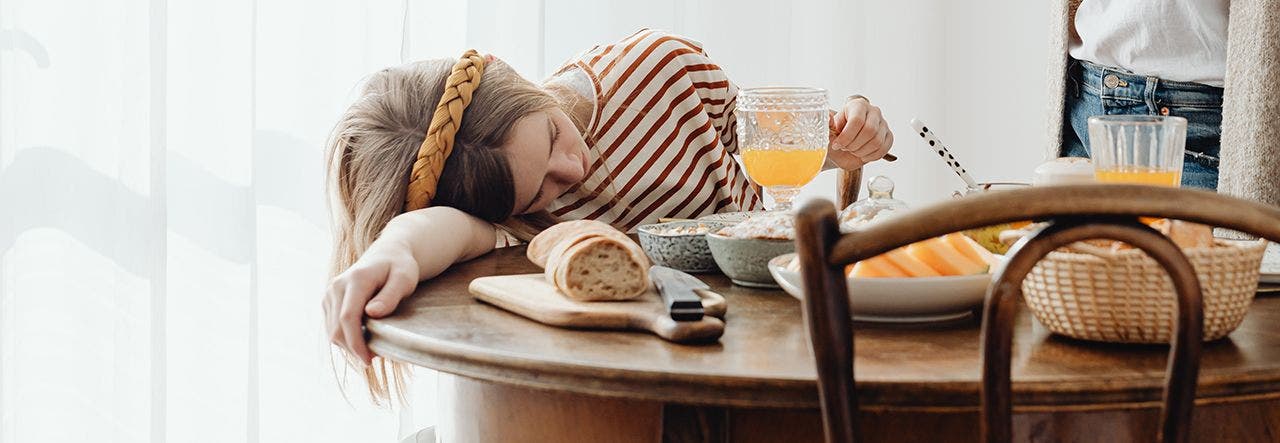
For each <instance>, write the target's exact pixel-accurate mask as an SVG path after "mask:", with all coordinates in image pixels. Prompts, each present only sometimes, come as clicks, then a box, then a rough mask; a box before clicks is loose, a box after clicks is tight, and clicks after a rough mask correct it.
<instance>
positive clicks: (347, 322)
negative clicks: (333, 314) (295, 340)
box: [338, 268, 382, 364]
mask: <svg viewBox="0 0 1280 443" xmlns="http://www.w3.org/2000/svg"><path fill="white" fill-rule="evenodd" d="M371 271H373V270H371V269H369V268H362V269H355V270H352V275H350V276H349V277H350V279H349V280H348V283H347V285H346V291H345V294H343V297H342V307H341V309H340V310H339V312H338V324H339V328H340V329H341V330H342V341H343V343H342V344H343V345H344V346H345V347H346V348H347V350H348V351H351V353H352V354H355V356H356V357H359V358H360V360H361V361H363V362H365V363H366V364H368V363H369V362H370V361H371V360H372V359H373V354H372V353H370V352H369V348H368V347H367V346H365V343H364V330H363V328H361V326H362V325H363V323H364V306H365V303H367V302H368V301H369V298H371V297H372V296H373V290H374V289H375V288H377V287H378V285H380V284H381V283H382V281H380V280H381V279H377V278H374V277H373V276H372V275H371ZM356 274H365V275H363V276H361V275H356Z"/></svg>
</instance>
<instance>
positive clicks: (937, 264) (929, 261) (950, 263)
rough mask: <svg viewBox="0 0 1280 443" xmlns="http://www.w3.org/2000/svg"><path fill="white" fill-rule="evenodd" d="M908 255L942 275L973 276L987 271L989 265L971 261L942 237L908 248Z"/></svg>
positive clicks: (914, 244) (913, 244)
mask: <svg viewBox="0 0 1280 443" xmlns="http://www.w3.org/2000/svg"><path fill="white" fill-rule="evenodd" d="M907 255H910V256H912V257H915V258H916V259H917V260H920V261H921V262H924V264H926V265H928V266H929V267H930V268H933V270H935V271H938V273H939V274H942V275H973V274H979V273H983V272H986V271H987V268H988V266H987V264H986V263H982V262H979V261H976V260H970V259H969V258H968V257H965V256H964V254H962V253H960V251H959V250H957V249H956V248H953V247H951V245H949V244H947V242H946V241H944V240H942V237H934V238H931V239H928V240H925V241H921V242H916V243H912V244H911V245H910V246H907Z"/></svg>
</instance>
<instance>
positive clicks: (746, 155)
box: [737, 87, 829, 211]
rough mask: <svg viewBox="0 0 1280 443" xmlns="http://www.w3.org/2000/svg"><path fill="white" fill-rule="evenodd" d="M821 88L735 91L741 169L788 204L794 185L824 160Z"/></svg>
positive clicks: (778, 203) (782, 206) (781, 206)
mask: <svg viewBox="0 0 1280 443" xmlns="http://www.w3.org/2000/svg"><path fill="white" fill-rule="evenodd" d="M827 113H828V111H827V90H825V89H818V88H794V87H769V88H748V89H743V90H741V91H739V92H738V108H737V117H738V149H739V150H740V151H741V152H742V163H743V165H744V166H745V167H746V168H747V175H749V176H751V179H752V180H754V181H755V182H756V183H758V184H759V185H760V186H763V187H764V188H765V190H766V191H767V192H768V193H769V195H771V196H773V200H774V207H773V210H775V211H787V210H790V209H791V200H792V199H794V198H795V196H796V194H797V193H799V192H800V187H801V186H804V185H805V184H807V183H809V181H810V180H813V177H815V176H817V175H818V172H819V171H821V170H822V164H823V163H824V162H826V161H827V143H828V141H829V139H828V137H829V132H828V131H829V130H828V128H827V119H828V118H829V117H828V115H827Z"/></svg>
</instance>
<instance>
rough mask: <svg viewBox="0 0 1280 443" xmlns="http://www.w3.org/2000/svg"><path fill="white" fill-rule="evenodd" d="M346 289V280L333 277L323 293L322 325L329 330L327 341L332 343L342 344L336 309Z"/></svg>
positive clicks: (338, 308) (340, 304)
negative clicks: (327, 288) (326, 290)
mask: <svg viewBox="0 0 1280 443" xmlns="http://www.w3.org/2000/svg"><path fill="white" fill-rule="evenodd" d="M346 291H347V282H346V280H343V279H334V280H333V283H330V284H329V291H328V292H326V293H325V297H324V301H323V302H321V305H323V307H324V326H325V330H328V332H329V341H330V342H333V343H334V344H339V346H340V344H342V333H340V330H339V328H340V325H339V324H338V311H339V310H340V306H342V296H343V293H344V292H346Z"/></svg>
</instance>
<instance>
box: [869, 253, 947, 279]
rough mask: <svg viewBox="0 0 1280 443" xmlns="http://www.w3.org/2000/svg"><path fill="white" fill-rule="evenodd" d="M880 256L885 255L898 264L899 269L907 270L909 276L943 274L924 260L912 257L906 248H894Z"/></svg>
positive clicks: (892, 262) (895, 264) (886, 258)
mask: <svg viewBox="0 0 1280 443" xmlns="http://www.w3.org/2000/svg"><path fill="white" fill-rule="evenodd" d="M880 257H884V258H885V260H888V261H889V263H891V264H893V265H894V266H897V267H898V269H901V270H902V271H903V272H905V273H906V274H907V276H908V277H937V276H940V275H942V274H939V273H938V271H935V270H933V268H930V267H929V265H926V264H924V262H922V261H920V260H918V259H916V258H915V257H912V256H911V254H908V253H907V251H906V248H898V249H894V250H892V251H889V252H886V253H884V254H882V255H880Z"/></svg>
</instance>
